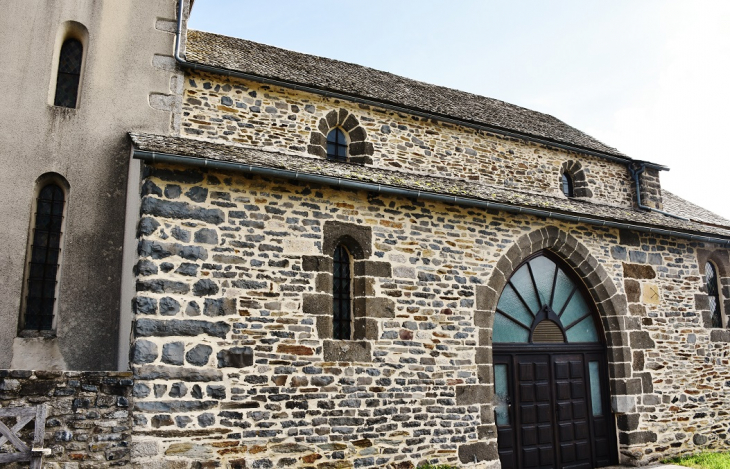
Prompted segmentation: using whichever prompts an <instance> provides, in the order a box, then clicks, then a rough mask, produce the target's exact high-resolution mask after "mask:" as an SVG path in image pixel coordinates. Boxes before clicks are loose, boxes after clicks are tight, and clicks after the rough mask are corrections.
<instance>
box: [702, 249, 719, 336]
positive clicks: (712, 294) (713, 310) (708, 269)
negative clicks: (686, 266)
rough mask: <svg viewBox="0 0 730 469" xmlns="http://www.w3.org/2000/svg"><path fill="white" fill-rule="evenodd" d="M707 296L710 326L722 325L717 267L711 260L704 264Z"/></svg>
mask: <svg viewBox="0 0 730 469" xmlns="http://www.w3.org/2000/svg"><path fill="white" fill-rule="evenodd" d="M705 279H706V285H707V298H708V302H709V305H710V316H711V317H712V327H722V311H721V309H720V290H719V289H718V287H717V269H716V268H715V266H714V265H713V264H712V262H707V264H705Z"/></svg>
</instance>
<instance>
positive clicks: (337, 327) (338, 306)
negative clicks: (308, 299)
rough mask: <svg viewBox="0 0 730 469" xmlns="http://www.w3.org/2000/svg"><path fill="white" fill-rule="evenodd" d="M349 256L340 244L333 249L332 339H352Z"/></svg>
mask: <svg viewBox="0 0 730 469" xmlns="http://www.w3.org/2000/svg"><path fill="white" fill-rule="evenodd" d="M350 272H351V262H350V254H349V253H348V252H347V249H345V247H344V246H343V245H341V244H339V245H338V246H337V247H336V248H335V252H334V269H333V272H332V301H333V304H332V338H333V339H338V340H350V339H351V338H352V319H351V318H352V314H351V313H352V287H351V273H350Z"/></svg>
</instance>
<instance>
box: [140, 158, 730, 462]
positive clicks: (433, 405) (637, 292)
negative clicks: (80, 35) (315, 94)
mask: <svg viewBox="0 0 730 469" xmlns="http://www.w3.org/2000/svg"><path fill="white" fill-rule="evenodd" d="M142 193H143V202H142V217H141V220H140V223H139V229H138V237H139V256H140V259H139V262H138V264H137V266H136V269H135V272H136V275H137V291H138V295H137V298H136V299H135V303H134V306H135V313H136V315H135V317H136V323H135V343H134V347H133V354H132V360H133V364H134V371H135V375H136V384H135V390H134V395H135V397H136V405H135V411H136V413H135V431H134V440H135V446H134V447H135V454H137V455H138V456H139V459H138V461H139V462H140V464H145V461H153V460H155V459H156V458H161V457H165V458H167V459H168V460H174V461H178V462H179V463H180V464H183V465H184V464H190V463H192V461H199V462H200V461H217V462H216V464H217V463H221V464H222V463H223V462H225V463H228V464H231V467H288V466H291V467H322V468H329V467H389V465H391V466H392V467H410V466H409V465H410V464H417V463H419V462H422V461H425V460H432V461H440V462H450V463H460V462H462V463H467V462H471V461H473V460H474V457H476V458H477V461H482V463H481V464H482V465H486V466H489V465H491V464H494V463H495V462H496V458H497V456H496V436H495V432H494V425H493V421H492V413H493V410H492V402H491V401H492V377H491V314H492V311H493V305H492V306H489V305H490V302H491V304H493V302H494V301H496V297H497V295H498V292H500V291H501V287H499V284H500V281H502V282H503V281H504V278H506V277H507V276H508V275H509V274H510V273H511V271H512V269H513V268H514V267H515V266H516V265H517V264H518V263H519V259H520V258H523V257H524V256H525V255H528V254H530V253H532V252H534V251H535V250H539V249H551V250H553V251H554V252H556V253H557V254H558V255H559V256H561V257H563V258H564V259H566V262H568V264H569V265H570V266H571V267H573V268H574V269H575V270H576V272H578V273H579V274H580V275H581V276H582V277H583V279H584V281H585V282H586V284H587V285H588V286H589V291H590V292H591V294H592V295H593V299H594V301H595V302H596V303H597V304H598V306H599V311H601V315H602V317H601V322H602V325H603V328H604V330H605V335H606V340H607V344H608V356H609V369H610V378H611V379H610V392H611V397H612V406H613V410H614V412H615V414H616V417H617V426H618V433H619V443H620V452H621V458H622V461H623V462H625V463H628V464H646V463H649V462H652V461H655V460H657V459H659V458H661V457H666V456H668V455H671V454H678V453H682V452H687V451H695V450H698V449H705V448H727V446H728V441H727V437H728V433H727V429H728V425H730V419H729V418H728V417H727V412H726V410H724V409H725V408H726V406H727V402H728V401H730V387H729V386H728V383H730V368H729V367H728V357H727V343H726V334H725V332H726V331H723V330H711V329H708V328H707V325H706V321H705V318H706V316H707V311H706V309H707V301H706V296H705V295H704V292H703V288H704V287H703V280H702V274H701V272H700V271H699V267H698V262H697V252H698V248H703V249H704V250H708V251H713V247H712V246H709V245H707V246H703V245H701V244H697V243H690V242H687V241H684V240H678V239H670V238H662V237H649V236H643V235H642V236H640V235H638V234H636V233H632V232H628V231H619V230H615V229H607V228H598V227H592V226H583V225H568V224H563V223H560V222H555V221H546V220H542V219H538V218H534V217H529V216H514V215H507V214H504V213H500V212H493V211H489V212H484V211H477V210H473V209H469V208H465V207H456V206H450V205H444V204H437V203H430V202H422V201H413V200H407V199H400V198H392V197H385V196H377V195H373V194H368V193H365V192H350V191H342V190H336V189H333V188H328V187H316V186H306V185H297V184H292V183H288V182H286V181H284V180H268V179H263V178H259V177H252V176H247V175H244V174H234V173H215V172H205V171H199V170H193V169H187V168H184V167H169V166H159V165H156V166H154V167H149V166H148V167H147V168H146V169H145V179H144V184H143V186H142ZM368 233H369V234H368ZM340 235H347V239H351V240H354V241H356V242H357V244H358V245H359V246H360V247H361V248H362V252H361V253H359V254H358V255H357V256H354V257H355V268H354V270H353V274H354V275H355V279H354V285H355V290H354V291H355V296H356V298H355V321H356V322H355V324H356V327H361V328H362V333H361V334H360V335H359V336H357V337H355V340H353V341H352V342H351V343H343V342H340V341H333V340H331V335H328V334H331V329H328V328H327V325H326V324H327V321H326V320H327V318H328V314H329V310H328V308H331V297H329V296H328V291H330V290H329V289H330V288H331V286H330V285H331V275H330V274H328V268H329V267H328V262H331V257H329V256H331V254H330V253H329V252H328V250H329V249H330V247H331V246H332V245H333V242H334V241H335V240H336V239H339V238H337V236H340ZM343 239H344V238H343ZM703 252H704V251H703ZM713 252H715V253H716V254H715V256H717V255H719V254H717V253H721V254H722V255H724V256H725V257H727V252H726V251H718V250H714V251H713ZM703 255H705V256H706V255H707V254H703ZM500 279H501V280H500ZM723 284H727V283H726V282H724V283H723ZM328 305H329V306H328ZM358 305H359V306H358ZM490 308H491V309H490ZM358 324H360V326H358ZM145 458H146V459H145Z"/></svg>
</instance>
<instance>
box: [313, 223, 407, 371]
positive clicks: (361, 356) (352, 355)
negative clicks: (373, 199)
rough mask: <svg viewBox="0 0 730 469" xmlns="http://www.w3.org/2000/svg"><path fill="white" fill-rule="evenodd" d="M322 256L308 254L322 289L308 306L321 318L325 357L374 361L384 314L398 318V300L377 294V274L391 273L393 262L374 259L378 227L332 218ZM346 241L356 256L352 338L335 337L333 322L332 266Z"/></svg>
mask: <svg viewBox="0 0 730 469" xmlns="http://www.w3.org/2000/svg"><path fill="white" fill-rule="evenodd" d="M323 231H324V235H323V241H322V253H323V255H321V256H303V257H302V268H303V270H304V271H307V272H316V277H315V291H316V293H305V294H304V295H303V298H302V310H303V311H304V313H306V314H311V315H313V316H315V318H316V325H317V334H318V336H319V338H320V339H323V358H324V360H325V361H344V362H372V347H371V343H372V341H375V340H377V339H378V337H379V333H378V322H377V319H379V318H394V317H395V304H394V303H393V301H392V300H390V299H388V298H379V297H376V296H375V277H383V278H390V277H391V276H392V269H391V265H390V263H389V262H383V261H375V260H369V258H370V257H371V255H372V229H371V228H370V227H369V226H362V225H356V224H353V223H344V222H339V221H327V222H325V224H324V229H323ZM339 245H343V246H344V247H345V248H347V250H348V251H349V252H350V255H351V257H352V263H353V268H352V272H353V275H352V317H353V330H352V340H334V339H333V338H332V337H333V331H332V329H333V327H332V314H333V312H332V306H333V299H332V269H333V258H332V255H333V254H334V250H335V248H336V247H337V246H339Z"/></svg>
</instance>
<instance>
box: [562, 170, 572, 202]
mask: <svg viewBox="0 0 730 469" xmlns="http://www.w3.org/2000/svg"><path fill="white" fill-rule="evenodd" d="M562 186H563V194H565V197H573V196H574V195H575V194H574V192H573V178H572V177H570V174H566V173H563V176H562Z"/></svg>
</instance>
